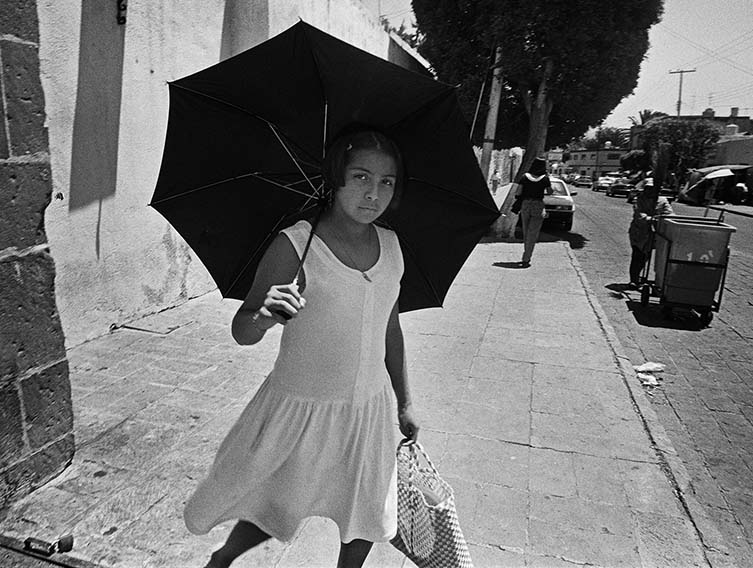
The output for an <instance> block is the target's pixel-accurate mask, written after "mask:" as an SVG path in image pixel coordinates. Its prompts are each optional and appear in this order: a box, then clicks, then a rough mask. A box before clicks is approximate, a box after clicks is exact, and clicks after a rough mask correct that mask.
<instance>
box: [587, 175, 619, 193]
mask: <svg viewBox="0 0 753 568" xmlns="http://www.w3.org/2000/svg"><path fill="white" fill-rule="evenodd" d="M615 181H617V179H616V178H613V177H610V176H601V177H600V178H599V179H597V180H596V183H594V185H593V187H592V188H591V189H593V190H594V191H601V190H603V191H606V190H607V189H609V187H610V186H611V185H612V184H613V183H614V182H615Z"/></svg>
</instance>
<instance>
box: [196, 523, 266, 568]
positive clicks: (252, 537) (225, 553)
mask: <svg viewBox="0 0 753 568" xmlns="http://www.w3.org/2000/svg"><path fill="white" fill-rule="evenodd" d="M269 538H270V536H269V535H268V534H267V533H265V532H264V531H263V530H261V529H260V528H259V527H257V526H256V525H255V524H253V523H249V522H248V521H238V522H237V523H236V525H235V526H234V527H233V530H232V531H230V534H229V535H228V537H227V540H226V541H225V544H224V545H222V548H220V549H219V550H217V551H215V552H214V553H213V554H212V557H211V559H210V560H209V564H207V565H206V568H227V567H228V566H230V564H232V562H233V560H235V559H236V558H238V557H239V556H240V555H241V554H243V553H244V552H246V551H247V550H251V549H252V548H253V547H255V546H257V545H259V544H261V543H262V542H264V541H265V540H267V539H269Z"/></svg>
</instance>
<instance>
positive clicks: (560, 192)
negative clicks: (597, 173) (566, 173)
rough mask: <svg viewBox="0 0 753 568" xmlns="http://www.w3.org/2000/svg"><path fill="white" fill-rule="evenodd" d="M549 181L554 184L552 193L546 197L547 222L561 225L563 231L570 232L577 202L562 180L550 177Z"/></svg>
mask: <svg viewBox="0 0 753 568" xmlns="http://www.w3.org/2000/svg"><path fill="white" fill-rule="evenodd" d="M549 181H550V182H551V184H552V193H551V194H548V195H544V209H546V212H547V220H548V221H551V222H552V223H560V224H561V225H562V228H563V229H565V230H566V231H569V230H571V229H572V228H573V212H574V211H575V202H574V201H573V198H572V196H571V194H570V188H568V186H567V184H566V183H565V182H564V181H562V180H561V179H560V178H556V177H551V176H549Z"/></svg>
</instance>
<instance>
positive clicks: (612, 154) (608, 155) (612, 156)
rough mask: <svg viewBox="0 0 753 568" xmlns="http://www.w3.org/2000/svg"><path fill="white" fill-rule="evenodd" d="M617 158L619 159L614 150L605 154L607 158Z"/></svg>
mask: <svg viewBox="0 0 753 568" xmlns="http://www.w3.org/2000/svg"><path fill="white" fill-rule="evenodd" d="M619 159H620V155H619V154H618V153H616V152H611V153H609V154H607V160H619Z"/></svg>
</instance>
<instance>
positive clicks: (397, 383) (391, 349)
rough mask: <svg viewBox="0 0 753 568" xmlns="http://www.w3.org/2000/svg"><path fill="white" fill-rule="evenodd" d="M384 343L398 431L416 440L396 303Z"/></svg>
mask: <svg viewBox="0 0 753 568" xmlns="http://www.w3.org/2000/svg"><path fill="white" fill-rule="evenodd" d="M386 341H387V350H386V355H385V363H386V365H387V373H389V375H390V380H391V382H392V390H394V391H395V397H396V398H397V417H398V421H399V423H400V431H401V432H402V433H403V435H404V436H405V437H406V438H410V439H412V440H416V438H417V437H418V430H419V425H418V421H417V420H416V418H415V416H414V412H413V403H412V400H411V393H410V386H409V384H408V365H407V363H406V361H405V341H404V340H403V330H402V328H401V327H400V318H399V316H398V309H397V302H396V303H395V305H394V306H393V308H392V312H390V318H389V321H388V322H387V338H386Z"/></svg>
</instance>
